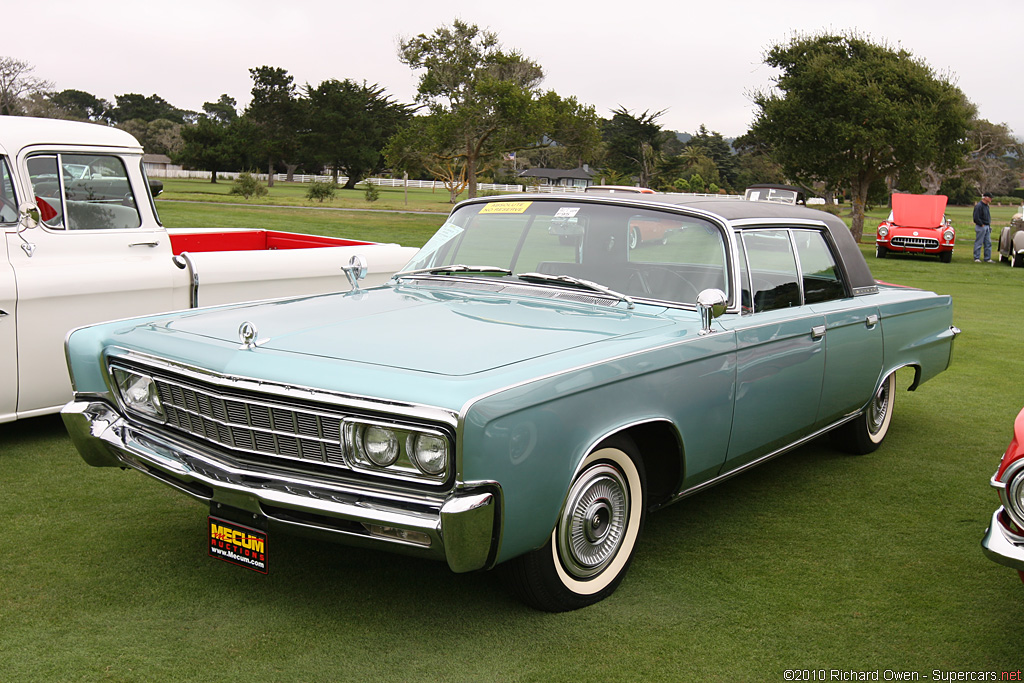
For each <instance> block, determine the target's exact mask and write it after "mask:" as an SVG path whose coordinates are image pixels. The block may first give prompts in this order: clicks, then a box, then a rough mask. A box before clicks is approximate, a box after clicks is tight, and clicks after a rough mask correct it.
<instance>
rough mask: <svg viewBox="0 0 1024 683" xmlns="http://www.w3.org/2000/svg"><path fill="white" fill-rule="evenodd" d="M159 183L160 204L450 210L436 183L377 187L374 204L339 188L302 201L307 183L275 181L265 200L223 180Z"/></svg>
mask: <svg viewBox="0 0 1024 683" xmlns="http://www.w3.org/2000/svg"><path fill="white" fill-rule="evenodd" d="M160 180H161V182H163V184H164V191H163V193H162V194H161V195H160V199H164V200H179V201H200V202H230V203H233V204H243V205H250V206H259V205H279V206H316V207H330V208H348V209H376V210H381V209H389V210H401V211H433V212H440V213H447V212H448V211H450V210H451V203H450V202H449V196H448V191H447V190H446V189H444V187H442V186H441V185H440V183H439V184H438V186H437V188H436V189H422V188H409V190H408V191H406V190H405V189H404V188H401V187H385V186H383V185H380V186H378V191H379V193H380V197H379V199H378V200H377V201H375V202H368V201H366V195H365V193H364V192H363V190H362V189H361V188H357V189H355V190H345V189H342V188H341V186H340V185H339V186H338V189H337V190H336V191H335V198H334V199H333V200H327V201H324V202H322V203H321V202H319V201H315V200H309V199H306V192H307V191H308V190H309V183H296V182H292V183H288V182H283V181H276V182H275V183H274V186H273V187H271V188H268V190H269V191H268V192H267V194H266V195H265V196H263V197H259V198H255V197H254V198H252V199H245V198H243V197H240V196H238V195H231V194H228V192H229V191H230V189H231V181H230V180H227V179H221V180H219V181H218V182H216V183H211V182H210V181H208V180H192V179H184V178H161V179H160ZM465 198H466V195H465V193H463V194H462V196H461V197H460V199H465Z"/></svg>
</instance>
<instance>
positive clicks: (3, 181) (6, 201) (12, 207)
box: [0, 157, 18, 224]
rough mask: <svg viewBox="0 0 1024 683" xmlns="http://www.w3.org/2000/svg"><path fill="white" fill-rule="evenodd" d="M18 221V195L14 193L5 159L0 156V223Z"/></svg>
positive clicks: (12, 182)
mask: <svg viewBox="0 0 1024 683" xmlns="http://www.w3.org/2000/svg"><path fill="white" fill-rule="evenodd" d="M17 222H18V197H17V196H16V195H15V194H14V181H13V180H12V179H11V170H10V167H8V165H7V159H6V158H5V157H0V223H5V224H6V223H17Z"/></svg>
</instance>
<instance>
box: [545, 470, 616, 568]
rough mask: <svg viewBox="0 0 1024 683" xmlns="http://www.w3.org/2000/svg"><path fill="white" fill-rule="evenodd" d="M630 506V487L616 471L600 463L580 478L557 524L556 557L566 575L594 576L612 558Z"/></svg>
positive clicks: (570, 492)
mask: <svg viewBox="0 0 1024 683" xmlns="http://www.w3.org/2000/svg"><path fill="white" fill-rule="evenodd" d="M629 505H630V501H629V487H628V484H627V483H626V479H625V477H624V476H623V474H622V472H620V471H619V470H618V469H617V468H615V467H612V466H611V465H607V464H603V463H602V464H598V465H595V466H593V467H591V468H589V469H587V470H586V471H585V472H583V474H581V475H580V478H579V479H577V480H576V483H575V484H574V485H573V487H572V490H571V491H569V497H568V499H567V500H566V503H565V508H564V509H563V510H562V516H561V518H560V519H559V521H558V530H557V535H558V550H559V552H558V555H559V558H560V559H561V560H562V564H563V565H564V566H565V569H566V571H567V572H569V574H571V575H572V576H574V577H576V578H581V579H585V578H589V577H592V576H596V575H597V574H599V573H601V571H602V570H604V568H605V567H607V566H608V564H609V563H610V562H611V561H612V560H613V559H614V558H615V554H616V553H617V552H618V550H619V547H620V546H621V545H622V540H623V538H624V536H625V532H626V526H627V521H628V516H629Z"/></svg>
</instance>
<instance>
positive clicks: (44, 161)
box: [27, 154, 142, 230]
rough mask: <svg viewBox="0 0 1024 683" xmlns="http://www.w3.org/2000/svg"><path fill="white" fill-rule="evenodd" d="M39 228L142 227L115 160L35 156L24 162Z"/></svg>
mask: <svg viewBox="0 0 1024 683" xmlns="http://www.w3.org/2000/svg"><path fill="white" fill-rule="evenodd" d="M27 165H28V172H29V178H30V179H31V181H32V191H33V193H34V194H35V200H36V203H37V204H38V205H39V211H40V218H42V221H43V223H44V225H46V226H47V227H49V228H51V229H58V230H61V229H63V230H123V229H130V228H137V227H139V226H140V225H142V219H141V217H140V216H139V209H138V203H137V201H136V197H135V193H134V191H133V190H132V186H131V183H130V182H129V180H128V171H127V169H126V168H125V166H124V162H123V161H122V160H121V158H120V157H117V156H113V155H104V154H39V155H35V156H32V157H30V158H29V159H28V162H27Z"/></svg>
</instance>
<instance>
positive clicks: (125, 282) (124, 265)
mask: <svg viewBox="0 0 1024 683" xmlns="http://www.w3.org/2000/svg"><path fill="white" fill-rule="evenodd" d="M23 168H25V169H27V171H28V175H29V178H30V180H31V183H32V191H33V193H34V195H35V198H36V201H37V203H38V204H39V208H40V214H41V218H42V223H41V224H40V226H39V227H38V228H36V229H33V230H29V231H26V232H25V233H23V235H24V236H25V238H26V239H27V240H28V241H30V242H31V243H32V244H33V245H34V248H33V249H32V250H31V254H30V253H29V251H27V250H25V249H22V248H21V246H20V245H21V240H20V239H19V238H18V236H17V235H15V234H13V233H8V235H7V252H8V256H9V259H10V264H11V266H12V267H13V270H14V277H15V280H16V285H17V290H18V306H17V322H18V325H17V344H18V384H19V391H18V415H19V417H28V416H30V415H33V414H39V413H43V412H52V409H53V408H54V407H57V406H60V405H62V404H64V403H65V402H66V401H68V400H70V398H71V383H70V380H69V379H68V371H67V364H66V362H65V359H64V338H65V336H66V335H67V333H68V331H69V330H71V329H73V328H75V327H79V326H81V325H86V324H89V323H95V322H99V321H103V320H113V319H117V318H125V317H129V316H134V315H143V314H147V313H154V312H159V311H166V310H170V309H172V308H173V307H174V306H173V299H172V275H173V268H174V266H173V264H172V263H171V248H170V242H169V238H168V236H167V234H166V232H165V231H164V230H163V229H162V228H161V227H160V226H158V225H156V224H155V222H151V221H144V220H143V216H148V215H149V214H148V212H146V213H144V212H145V211H147V210H148V206H146V207H145V208H143V207H142V206H140V205H144V203H145V202H146V201H147V200H146V199H145V198H146V196H147V195H146V192H147V189H146V187H145V186H144V180H143V177H142V173H141V169H140V168H139V167H138V166H137V164H127V165H126V164H125V162H124V160H123V159H122V158H121V157H120V156H117V155H115V154H89V153H75V154H63V153H37V154H32V155H30V156H28V157H27V158H26V159H25V160H24V162H23ZM147 223H148V224H147Z"/></svg>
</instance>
